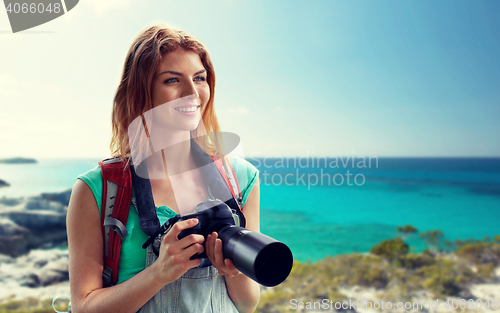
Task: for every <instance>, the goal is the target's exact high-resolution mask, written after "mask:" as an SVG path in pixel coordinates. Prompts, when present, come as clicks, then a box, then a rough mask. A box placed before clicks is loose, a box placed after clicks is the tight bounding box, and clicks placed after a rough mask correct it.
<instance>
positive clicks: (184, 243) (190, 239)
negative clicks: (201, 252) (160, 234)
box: [174, 234, 205, 249]
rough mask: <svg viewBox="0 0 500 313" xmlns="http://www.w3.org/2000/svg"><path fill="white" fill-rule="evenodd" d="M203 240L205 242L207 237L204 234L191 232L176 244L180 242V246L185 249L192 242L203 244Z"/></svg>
mask: <svg viewBox="0 0 500 313" xmlns="http://www.w3.org/2000/svg"><path fill="white" fill-rule="evenodd" d="M203 242H205V237H203V235H199V234H191V235H189V236H186V237H184V238H182V239H181V240H179V241H178V242H174V244H179V246H180V247H181V248H182V249H184V248H186V247H189V246H190V245H192V244H195V243H199V244H203Z"/></svg>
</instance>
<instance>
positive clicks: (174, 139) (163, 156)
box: [147, 131, 197, 179]
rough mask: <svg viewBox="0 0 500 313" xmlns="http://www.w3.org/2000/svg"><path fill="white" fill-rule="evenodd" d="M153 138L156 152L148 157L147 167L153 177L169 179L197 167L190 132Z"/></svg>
mask: <svg viewBox="0 0 500 313" xmlns="http://www.w3.org/2000/svg"><path fill="white" fill-rule="evenodd" d="M162 134H163V136H161V137H159V136H157V137H156V138H152V140H151V141H152V145H153V149H154V150H155V153H154V154H153V155H151V156H150V157H148V159H147V167H148V173H149V177H150V178H151V179H168V177H169V176H173V175H177V174H181V173H185V172H187V171H190V170H192V169H194V168H196V167H197V163H196V161H195V159H194V157H193V155H192V151H191V140H190V133H189V132H188V131H185V132H176V134H168V135H164V134H165V132H162Z"/></svg>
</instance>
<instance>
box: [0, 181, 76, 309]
mask: <svg viewBox="0 0 500 313" xmlns="http://www.w3.org/2000/svg"><path fill="white" fill-rule="evenodd" d="M70 195H71V190H68V191H64V192H60V193H43V194H41V195H38V196H35V197H22V198H3V199H0V303H1V302H5V301H12V300H13V299H22V298H24V297H36V298H40V297H42V298H44V299H45V298H51V297H52V296H54V295H56V293H62V294H65V295H69V294H68V293H69V283H68V280H69V273H68V252H67V249H66V247H67V237H66V213H67V209H68V202H69V198H70Z"/></svg>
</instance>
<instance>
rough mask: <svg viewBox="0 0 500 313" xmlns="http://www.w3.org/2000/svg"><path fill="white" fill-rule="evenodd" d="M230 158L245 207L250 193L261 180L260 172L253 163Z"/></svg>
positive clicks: (236, 157) (232, 156) (233, 157)
mask: <svg viewBox="0 0 500 313" xmlns="http://www.w3.org/2000/svg"><path fill="white" fill-rule="evenodd" d="M228 158H229V161H230V162H231V166H232V167H233V169H234V172H235V174H236V178H237V179H238V185H239V186H240V191H241V196H242V199H243V205H245V203H246V200H247V198H248V195H249V194H250V191H252V188H253V187H254V185H255V184H256V183H257V182H258V180H259V170H258V169H257V168H256V167H255V166H254V165H253V164H252V163H250V162H248V161H247V160H245V159H243V158H241V157H239V156H235V155H228Z"/></svg>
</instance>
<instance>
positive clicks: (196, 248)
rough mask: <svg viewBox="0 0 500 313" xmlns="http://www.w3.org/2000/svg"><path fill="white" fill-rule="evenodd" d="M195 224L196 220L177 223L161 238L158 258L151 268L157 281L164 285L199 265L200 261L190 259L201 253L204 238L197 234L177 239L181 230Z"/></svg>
mask: <svg viewBox="0 0 500 313" xmlns="http://www.w3.org/2000/svg"><path fill="white" fill-rule="evenodd" d="M196 224H198V219H196V218H192V219H188V220H185V221H182V222H177V223H175V224H174V225H173V226H172V228H170V230H169V231H168V232H167V233H166V234H165V235H163V237H162V238H161V246H160V254H159V257H158V259H157V260H156V261H155V262H154V263H153V264H152V265H151V266H152V267H153V266H154V268H155V271H156V272H157V273H158V279H160V280H161V281H162V283H164V284H165V285H166V284H168V283H170V282H173V281H174V280H177V279H179V278H180V277H181V276H182V275H183V274H184V273H186V272H187V271H188V270H189V269H191V268H194V267H197V266H199V265H200V263H201V260H200V259H194V260H191V259H190V258H191V257H192V256H193V255H195V254H199V253H202V252H203V250H204V247H203V242H204V241H205V238H204V237H203V236H202V235H198V234H191V235H189V236H186V237H184V238H182V239H180V240H179V239H178V238H177V236H178V235H179V233H180V232H181V231H182V230H184V229H188V228H191V227H193V226H195V225H196Z"/></svg>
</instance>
